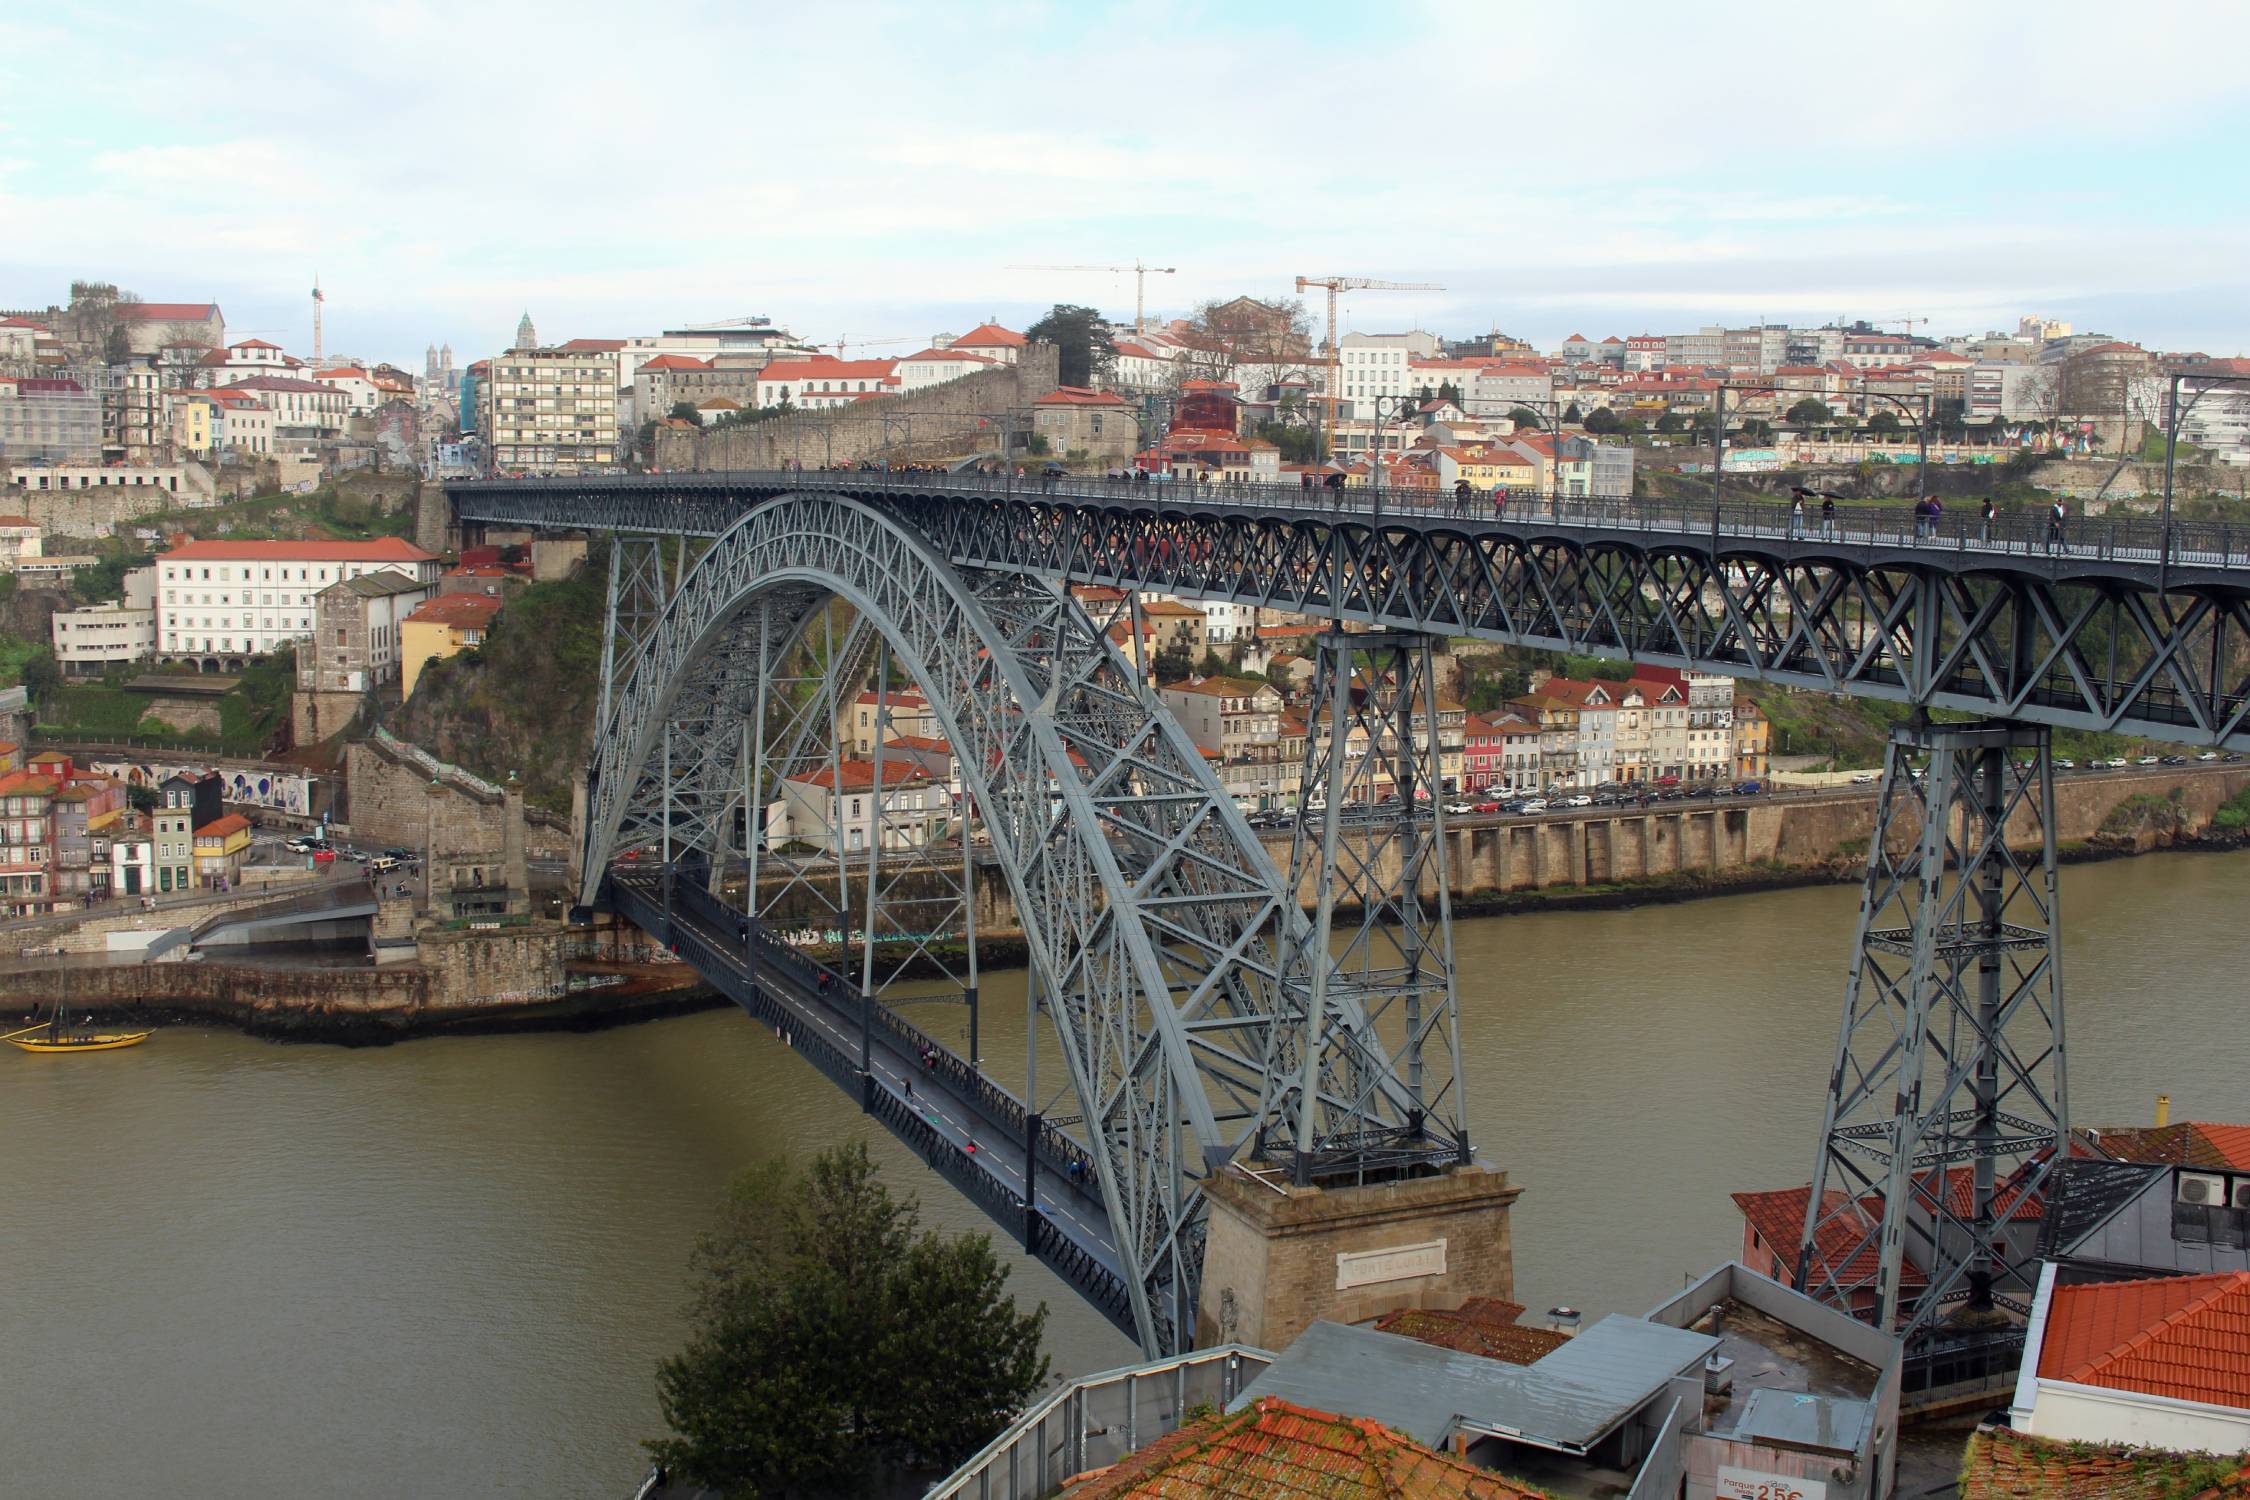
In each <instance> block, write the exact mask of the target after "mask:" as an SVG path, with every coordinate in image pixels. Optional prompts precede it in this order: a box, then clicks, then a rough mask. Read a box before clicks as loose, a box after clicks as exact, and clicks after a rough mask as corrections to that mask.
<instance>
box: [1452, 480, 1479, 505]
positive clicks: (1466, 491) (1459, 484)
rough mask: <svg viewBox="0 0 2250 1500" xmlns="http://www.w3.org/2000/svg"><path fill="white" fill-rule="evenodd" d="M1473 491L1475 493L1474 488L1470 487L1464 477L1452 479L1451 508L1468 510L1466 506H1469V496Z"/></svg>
mask: <svg viewBox="0 0 2250 1500" xmlns="http://www.w3.org/2000/svg"><path fill="white" fill-rule="evenodd" d="M1474 493H1475V490H1474V489H1473V488H1472V487H1471V486H1470V484H1469V481H1467V480H1466V479H1456V480H1454V481H1453V508H1454V509H1455V510H1458V511H1463V512H1466V511H1467V510H1468V508H1469V504H1470V497H1471V496H1472V495H1473V494H1474Z"/></svg>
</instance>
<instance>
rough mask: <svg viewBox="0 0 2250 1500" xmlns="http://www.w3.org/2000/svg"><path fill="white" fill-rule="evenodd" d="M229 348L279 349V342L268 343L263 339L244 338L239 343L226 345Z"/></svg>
mask: <svg viewBox="0 0 2250 1500" xmlns="http://www.w3.org/2000/svg"><path fill="white" fill-rule="evenodd" d="M227 347H228V348H229V349H279V348H280V347H281V346H280V345H279V344H269V343H267V342H266V341H265V340H264V339H244V340H243V341H242V342H241V343H239V344H229V345H227Z"/></svg>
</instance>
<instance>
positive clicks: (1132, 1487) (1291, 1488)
mask: <svg viewBox="0 0 2250 1500" xmlns="http://www.w3.org/2000/svg"><path fill="white" fill-rule="evenodd" d="M1062 1493H1063V1495H1064V1496H1065V1497H1067V1500H1174V1497H1178V1500H1187V1497H1191V1496H1211V1497H1220V1496H1224V1497H1226V1500H1316V1497H1317V1500H1359V1497H1363V1496H1364V1497H1366V1500H1533V1497H1535V1496H1538V1495H1539V1493H1540V1492H1539V1491H1537V1490H1535V1489H1530V1488H1527V1487H1526V1486H1523V1485H1520V1484H1517V1483H1515V1482H1513V1481H1512V1480H1509V1479H1505V1478H1503V1477H1501V1476H1500V1475H1499V1474H1496V1473H1494V1472H1492V1471H1491V1470H1490V1469H1478V1468H1472V1467H1471V1466H1469V1465H1468V1464H1465V1463H1463V1462H1461V1461H1460V1460H1459V1459H1456V1458H1451V1457H1448V1456H1447V1455H1445V1454H1442V1453H1435V1452H1432V1451H1431V1450H1430V1449H1428V1448H1424V1447H1422V1446H1420V1445H1419V1444H1417V1443H1415V1442H1413V1441H1412V1440H1411V1439H1409V1438H1407V1437H1404V1436H1402V1435H1401V1434H1399V1433H1396V1432H1393V1431H1391V1430H1390V1429H1389V1428H1388V1427H1385V1426H1383V1425H1382V1424H1381V1423H1379V1422H1371V1421H1369V1420H1367V1419H1366V1418H1364V1417H1339V1416H1333V1415H1331V1414H1329V1413H1327V1412H1322V1411H1314V1410H1312V1409H1310V1408H1309V1407H1303V1406H1297V1405H1294V1404H1292V1403H1290V1402H1287V1401H1283V1400H1280V1399H1278V1398H1275V1397H1270V1396H1269V1397H1267V1398H1265V1399H1263V1400H1260V1401H1257V1402H1254V1403H1252V1404H1251V1405H1249V1406H1246V1407H1244V1408H1243V1409H1242V1410H1240V1411H1238V1412H1235V1413H1234V1414H1233V1415H1231V1416H1224V1417H1209V1418H1206V1419H1204V1420H1203V1421H1200V1422H1191V1423H1189V1424H1188V1425H1187V1426H1185V1427H1182V1428H1181V1429H1180V1430H1179V1431H1177V1432H1174V1433H1172V1434H1170V1435H1168V1436H1166V1437H1162V1438H1159V1439H1157V1440H1156V1441H1155V1442H1153V1443H1151V1444H1149V1445H1148V1446H1147V1447H1145V1448H1143V1449H1141V1451H1140V1452H1138V1453H1135V1454H1133V1455H1131V1456H1130V1457H1128V1458H1126V1459H1124V1460H1122V1461H1121V1462H1119V1463H1117V1464H1115V1465H1113V1466H1111V1467H1110V1468H1108V1469H1104V1470H1101V1471H1099V1472H1098V1473H1094V1474H1090V1475H1087V1476H1085V1477H1084V1478H1082V1479H1080V1480H1079V1482H1078V1483H1076V1484H1065V1486H1064V1488H1063V1491H1062Z"/></svg>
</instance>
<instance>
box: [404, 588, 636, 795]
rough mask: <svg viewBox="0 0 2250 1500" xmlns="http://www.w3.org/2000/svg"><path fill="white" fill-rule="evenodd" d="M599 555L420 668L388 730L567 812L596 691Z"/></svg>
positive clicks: (513, 602) (584, 755) (513, 601)
mask: <svg viewBox="0 0 2250 1500" xmlns="http://www.w3.org/2000/svg"><path fill="white" fill-rule="evenodd" d="M606 567H607V561H606V559H605V558H601V557H596V558H594V559H592V560H591V561H590V562H589V563H588V564H586V565H582V566H581V567H580V568H579V570H578V571H577V573H576V574H574V575H573V576H572V577H570V578H568V579H566V580H564V581H562V582H560V583H535V584H532V585H530V586H529V587H527V588H525V589H523V590H522V591H521V592H520V593H517V594H516V595H514V596H513V597H512V598H510V599H509V601H508V604H507V607H506V608H505V609H503V610H502V611H501V612H500V616H499V618H498V619H497V620H496V621H495V622H494V623H493V628H492V634H491V635H490V636H489V637H488V638H487V639H486V641H485V643H484V644H483V645H482V646H479V647H478V648H477V649H475V650H473V651H465V652H463V653H462V654H460V655H459V656H456V657H454V658H452V659H451V660H449V661H444V662H440V663H438V664H437V665H436V666H433V667H430V668H428V669H426V670H425V671H424V673H423V675H422V678H421V680H420V681H419V682H418V683H417V684H416V685H415V689H414V696H413V697H412V698H410V699H408V700H407V702H406V704H405V706H404V708H403V709H401V710H400V713H399V718H398V722H397V724H396V726H395V732H396V733H397V734H398V736H399V737H400V738H401V739H404V740H409V741H411V742H412V743H414V744H417V745H420V746H422V747H423V748H424V749H426V750H428V751H429V752H430V753H431V754H433V755H435V756H437V757H438V758H439V759H441V760H449V761H452V762H453V763H454V764H456V765H460V766H465V767H467V768H468V769H469V770H471V771H474V772H475V773H476V774H477V775H479V776H482V777H484V778H485V779H486V780H488V781H493V782H501V783H504V782H506V780H507V779H508V773H509V772H510V771H514V772H516V773H517V774H518V775H519V776H521V777H522V784H523V788H524V800H525V801H526V802H527V803H528V804H530V805H531V806H533V807H537V808H544V809H546V810H547V811H549V812H555V813H562V814H566V815H567V814H568V813H569V811H570V788H571V782H572V780H573V779H574V778H575V777H576V776H577V775H578V773H579V772H580V771H581V770H582V769H583V768H584V767H585V765H586V762H587V759H588V752H589V749H590V747H591V746H592V744H593V738H594V711H595V707H596V705H597V704H598V703H599V701H600V698H601V669H602V644H601V642H602V593H603V579H604V578H605V577H606V576H607V575H606V573H605V571H604V570H605V569H606Z"/></svg>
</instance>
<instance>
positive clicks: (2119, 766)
mask: <svg viewBox="0 0 2250 1500" xmlns="http://www.w3.org/2000/svg"><path fill="white" fill-rule="evenodd" d="M2100 764H2102V765H2105V766H2107V767H2109V768H2110V769H2111V770H2112V771H2122V770H2124V769H2125V757H2124V756H2122V755H2113V756H2111V757H2110V758H2109V759H2108V760H2105V761H2102V762H2100Z"/></svg>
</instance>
